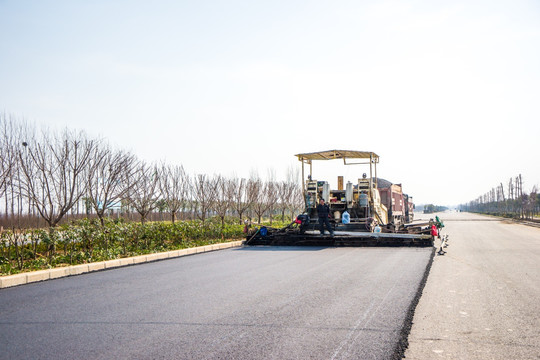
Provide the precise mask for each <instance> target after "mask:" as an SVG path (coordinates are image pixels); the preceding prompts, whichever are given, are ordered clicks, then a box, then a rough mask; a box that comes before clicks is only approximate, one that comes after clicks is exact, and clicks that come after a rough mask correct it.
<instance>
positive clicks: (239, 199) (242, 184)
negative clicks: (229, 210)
mask: <svg viewBox="0 0 540 360" xmlns="http://www.w3.org/2000/svg"><path fill="white" fill-rule="evenodd" d="M231 183H232V186H231V189H230V190H231V191H234V194H233V207H234V209H235V210H236V213H237V214H238V217H239V218H240V224H242V217H243V215H244V213H245V212H246V211H247V210H248V209H249V207H250V206H251V204H253V201H254V199H253V197H252V196H250V195H252V192H250V191H249V186H250V182H249V180H246V179H244V178H242V179H239V178H233V179H231Z"/></svg>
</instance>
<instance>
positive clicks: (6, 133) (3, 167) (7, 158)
mask: <svg viewBox="0 0 540 360" xmlns="http://www.w3.org/2000/svg"><path fill="white" fill-rule="evenodd" d="M11 125H12V121H9V120H8V119H7V117H6V115H5V114H0V131H1V136H0V151H1V152H2V156H0V197H2V196H4V195H5V194H6V192H7V186H6V185H7V183H8V182H9V179H10V177H11V170H12V168H13V163H14V159H15V157H14V156H13V146H12V142H13V140H12V137H11V136H10V135H11V134H12V131H11V127H12V126H11ZM6 211H7V209H6Z"/></svg>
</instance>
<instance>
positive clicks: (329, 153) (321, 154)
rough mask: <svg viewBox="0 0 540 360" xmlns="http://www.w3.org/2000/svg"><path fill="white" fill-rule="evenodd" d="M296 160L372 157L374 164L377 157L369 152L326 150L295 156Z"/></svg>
mask: <svg viewBox="0 0 540 360" xmlns="http://www.w3.org/2000/svg"><path fill="white" fill-rule="evenodd" d="M295 156H297V157H298V160H300V161H304V160H334V159H369V158H371V157H373V159H374V160H375V161H376V162H379V155H377V154H375V153H374V152H371V151H354V150H326V151H318V152H313V153H305V154H296V155H295Z"/></svg>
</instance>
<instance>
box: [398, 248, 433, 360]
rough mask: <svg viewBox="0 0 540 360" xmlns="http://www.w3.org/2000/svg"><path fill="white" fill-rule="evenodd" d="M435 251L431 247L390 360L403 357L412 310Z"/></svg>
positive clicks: (429, 269)
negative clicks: (429, 255)
mask: <svg viewBox="0 0 540 360" xmlns="http://www.w3.org/2000/svg"><path fill="white" fill-rule="evenodd" d="M435 251H436V248H435V247H433V249H432V251H431V257H430V259H429V262H428V263H427V265H426V270H425V271H424V276H423V277H422V280H421V281H420V284H419V285H418V290H417V291H416V295H415V297H414V299H413V300H412V302H411V305H409V310H407V314H406V315H405V320H404V321H403V326H402V327H401V331H400V337H399V341H398V343H397V344H396V347H395V348H394V353H393V354H392V357H391V359H392V360H400V359H404V358H405V351H406V350H407V348H408V347H409V334H410V333H411V328H412V324H413V319H414V312H415V310H416V306H418V302H419V301H420V298H421V297H422V293H423V291H424V287H425V286H426V283H427V280H428V277H429V273H430V271H431V266H432V265H433V260H434V259H435Z"/></svg>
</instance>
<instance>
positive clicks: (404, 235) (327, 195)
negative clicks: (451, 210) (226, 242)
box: [246, 150, 433, 246]
mask: <svg viewBox="0 0 540 360" xmlns="http://www.w3.org/2000/svg"><path fill="white" fill-rule="evenodd" d="M295 156H296V157H297V158H298V160H299V161H300V162H301V163H302V192H303V194H304V204H305V209H304V212H303V213H302V214H300V215H298V216H297V217H296V219H295V220H294V221H293V222H292V223H291V224H289V225H288V226H286V227H284V228H280V229H277V228H270V227H264V226H263V227H260V228H254V229H251V230H250V231H249V232H248V234H247V238H246V244H247V245H321V246H325V245H334V246H339V245H347V246H433V239H432V236H431V235H430V234H429V229H428V227H422V226H411V224H400V226H396V225H395V224H393V223H392V222H391V221H389V216H388V208H387V206H385V205H384V204H383V203H382V202H381V195H380V193H379V189H378V187H377V164H378V163H379V156H378V155H377V154H375V153H374V152H369V151H352V150H328V151H320V152H313V153H304V154H297V155H295ZM319 160H320V161H328V160H343V164H344V165H346V166H348V165H355V166H356V165H360V166H364V167H367V169H366V168H364V170H366V171H365V172H359V173H358V175H359V176H358V177H357V181H356V179H355V181H354V183H353V182H350V181H349V182H347V183H346V184H344V181H343V177H342V176H338V178H337V180H338V181H337V188H336V189H332V188H331V187H330V183H329V182H328V181H326V180H322V179H314V178H313V162H314V161H319ZM306 168H308V169H306ZM320 199H324V201H325V202H326V203H327V204H328V206H329V208H330V215H331V224H332V226H333V228H334V235H333V236H330V235H328V236H326V235H321V234H320V231H319V225H318V214H317V204H318V203H319V200H320Z"/></svg>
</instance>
